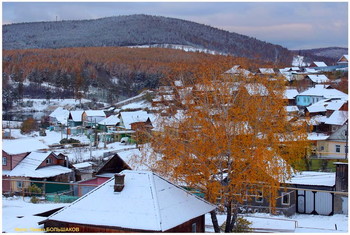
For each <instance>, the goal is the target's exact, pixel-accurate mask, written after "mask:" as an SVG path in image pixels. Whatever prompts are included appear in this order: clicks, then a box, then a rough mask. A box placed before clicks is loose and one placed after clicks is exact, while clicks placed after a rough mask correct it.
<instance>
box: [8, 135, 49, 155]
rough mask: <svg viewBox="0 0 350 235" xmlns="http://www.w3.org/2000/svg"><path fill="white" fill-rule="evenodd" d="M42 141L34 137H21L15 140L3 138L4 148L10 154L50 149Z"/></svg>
mask: <svg viewBox="0 0 350 235" xmlns="http://www.w3.org/2000/svg"><path fill="white" fill-rule="evenodd" d="M48 148H49V147H48V146H47V145H45V144H43V143H42V142H41V141H39V140H37V139H33V138H21V139H15V140H7V139H4V140H2V150H4V151H5V152H6V153H8V154H20V153H27V152H32V151H36V150H42V149H48Z"/></svg>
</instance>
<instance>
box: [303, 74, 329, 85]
mask: <svg viewBox="0 0 350 235" xmlns="http://www.w3.org/2000/svg"><path fill="white" fill-rule="evenodd" d="M304 80H305V82H306V86H308V87H314V86H315V85H316V84H324V83H330V80H329V79H328V78H327V76H326V75H324V74H308V75H306V76H305V78H304Z"/></svg>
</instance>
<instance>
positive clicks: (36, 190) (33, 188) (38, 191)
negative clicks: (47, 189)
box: [28, 184, 42, 194]
mask: <svg viewBox="0 0 350 235" xmlns="http://www.w3.org/2000/svg"><path fill="white" fill-rule="evenodd" d="M28 191H29V192H30V193H32V194H41V192H42V190H41V188H39V187H38V185H36V184H32V185H31V186H29V187H28Z"/></svg>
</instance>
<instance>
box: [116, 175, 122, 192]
mask: <svg viewBox="0 0 350 235" xmlns="http://www.w3.org/2000/svg"><path fill="white" fill-rule="evenodd" d="M124 177H125V175H123V174H115V175H114V192H121V191H122V190H123V188H124Z"/></svg>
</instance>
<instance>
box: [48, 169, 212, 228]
mask: <svg viewBox="0 0 350 235" xmlns="http://www.w3.org/2000/svg"><path fill="white" fill-rule="evenodd" d="M121 173H122V174H124V175H125V179H124V182H125V183H124V184H125V187H124V189H123V190H122V191H121V192H114V187H113V186H114V177H113V178H111V179H110V180H108V181H106V182H105V183H104V184H102V185H100V186H99V187H97V188H96V189H94V190H92V191H90V192H89V193H88V194H86V195H85V196H84V197H81V198H80V199H78V200H76V201H74V202H73V203H71V204H70V205H68V206H66V207H64V208H63V209H61V210H59V211H58V212H56V213H54V214H53V215H51V216H49V217H48V219H47V220H55V221H64V222H71V223H79V224H91V225H99V226H112V227H119V228H126V229H135V230H136V229H138V230H147V231H166V230H169V229H171V228H173V227H176V226H178V225H180V224H182V223H184V222H187V221H189V220H191V219H193V218H196V217H198V216H201V215H204V214H206V213H208V212H210V211H212V210H214V209H215V206H214V205H212V204H210V203H208V202H206V201H204V200H203V199H201V198H198V197H196V196H194V195H192V194H190V193H188V192H187V191H185V190H184V189H182V188H180V187H178V186H175V185H173V184H172V183H170V182H168V181H166V180H165V179H163V178H161V177H160V176H158V175H156V174H154V173H152V172H147V171H129V170H124V171H122V172H121Z"/></svg>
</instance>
